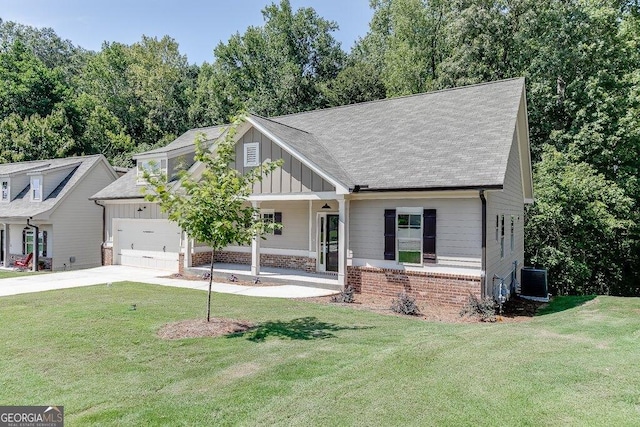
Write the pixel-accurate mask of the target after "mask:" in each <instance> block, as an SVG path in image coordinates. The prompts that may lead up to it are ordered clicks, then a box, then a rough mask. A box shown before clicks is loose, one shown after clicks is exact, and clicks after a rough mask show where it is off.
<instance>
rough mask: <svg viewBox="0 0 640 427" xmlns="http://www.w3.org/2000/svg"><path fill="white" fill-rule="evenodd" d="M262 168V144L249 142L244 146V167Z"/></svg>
mask: <svg viewBox="0 0 640 427" xmlns="http://www.w3.org/2000/svg"><path fill="white" fill-rule="evenodd" d="M256 166H260V143H259V142H248V143H246V144H244V167H246V168H250V167H256Z"/></svg>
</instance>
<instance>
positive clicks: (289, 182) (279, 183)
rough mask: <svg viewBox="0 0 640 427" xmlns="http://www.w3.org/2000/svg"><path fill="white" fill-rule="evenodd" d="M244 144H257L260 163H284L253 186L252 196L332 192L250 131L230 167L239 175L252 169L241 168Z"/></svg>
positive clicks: (307, 171) (242, 139)
mask: <svg viewBox="0 0 640 427" xmlns="http://www.w3.org/2000/svg"><path fill="white" fill-rule="evenodd" d="M245 143H259V154H260V163H263V162H265V161H267V162H268V161H276V160H279V159H282V160H283V164H282V166H281V167H278V168H276V169H275V170H274V171H273V172H272V173H271V174H270V175H268V176H266V177H264V179H263V180H262V181H261V182H257V183H256V184H255V185H254V188H253V194H288V193H311V192H324V191H335V187H334V186H333V185H331V184H330V183H328V182H327V181H326V180H324V179H323V178H322V177H321V176H320V175H318V174H317V173H315V172H313V171H312V170H311V169H310V168H309V167H308V166H306V165H303V164H302V163H301V162H300V160H298V159H296V158H295V157H294V156H292V155H291V154H290V153H289V152H287V151H285V150H283V149H282V148H281V147H280V146H279V145H278V144H276V143H274V142H273V141H271V140H270V139H269V138H267V137H266V136H265V135H263V134H262V133H261V132H259V131H258V130H256V129H255V128H253V127H252V128H250V129H249V130H248V131H247V132H245V133H244V135H242V137H240V139H239V140H238V143H237V144H236V161H235V163H234V165H233V167H235V168H236V169H237V170H239V171H241V172H242V173H246V172H248V171H249V170H250V169H252V168H250V167H245V166H244V145H245Z"/></svg>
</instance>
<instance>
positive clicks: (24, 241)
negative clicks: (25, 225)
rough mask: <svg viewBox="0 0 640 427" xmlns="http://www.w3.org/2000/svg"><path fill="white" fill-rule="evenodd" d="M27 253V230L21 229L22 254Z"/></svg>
mask: <svg viewBox="0 0 640 427" xmlns="http://www.w3.org/2000/svg"><path fill="white" fill-rule="evenodd" d="M26 254H27V230H22V255H26Z"/></svg>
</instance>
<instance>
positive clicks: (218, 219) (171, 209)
mask: <svg viewBox="0 0 640 427" xmlns="http://www.w3.org/2000/svg"><path fill="white" fill-rule="evenodd" d="M243 122H244V118H243V117H239V118H236V119H235V120H234V121H233V123H232V124H231V125H230V126H229V127H228V128H227V130H226V131H225V132H224V134H223V135H221V136H220V137H219V138H218V139H217V140H216V141H215V142H214V143H213V144H212V145H211V146H208V144H207V143H206V141H205V137H204V135H198V136H197V138H196V142H195V145H196V154H195V159H196V161H198V162H200V163H201V167H200V168H198V170H202V172H201V173H198V174H194V175H193V176H192V175H189V174H188V173H187V172H186V171H183V172H181V173H180V175H179V181H178V183H177V184H176V183H169V182H167V179H166V176H161V175H158V174H154V173H149V172H148V171H145V172H144V177H145V179H146V180H147V183H148V186H147V189H146V191H145V192H146V194H145V199H146V200H148V201H151V202H157V203H158V204H159V205H160V209H161V210H162V211H163V212H166V213H167V215H168V217H169V220H171V221H174V222H176V223H177V224H178V225H179V226H180V228H181V229H182V230H184V231H185V232H186V233H187V235H188V237H189V238H194V239H195V240H196V241H198V242H201V243H205V244H207V245H208V246H209V247H210V248H211V270H210V275H209V292H208V294H207V322H209V321H210V316H211V285H212V282H213V261H214V255H215V251H219V250H222V249H223V248H225V247H227V246H229V245H233V244H236V245H248V244H250V243H251V240H252V239H253V238H254V237H261V238H263V235H264V234H265V233H267V232H271V231H273V230H274V229H275V228H277V227H279V226H280V225H279V224H273V223H265V222H263V221H262V220H261V219H260V214H259V212H258V210H257V209H255V208H253V207H252V206H251V205H250V204H249V203H248V202H247V199H248V197H249V195H250V194H251V190H252V189H253V184H254V183H256V182H258V181H261V180H262V178H263V177H264V176H267V175H268V174H270V173H271V172H272V171H273V170H274V169H275V168H277V167H278V166H280V165H281V164H282V162H281V161H274V162H264V163H262V164H261V165H260V166H259V167H256V168H253V169H251V170H250V171H249V172H247V173H245V174H242V173H240V172H239V171H237V170H236V169H234V168H233V167H232V166H231V165H232V163H233V162H234V161H235V142H236V140H235V135H236V132H237V130H238V127H239V126H240V125H241V124H242V123H243Z"/></svg>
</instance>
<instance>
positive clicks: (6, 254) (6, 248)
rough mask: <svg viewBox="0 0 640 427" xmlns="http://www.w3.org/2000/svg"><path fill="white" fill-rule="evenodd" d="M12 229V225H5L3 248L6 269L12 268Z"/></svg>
mask: <svg viewBox="0 0 640 427" xmlns="http://www.w3.org/2000/svg"><path fill="white" fill-rule="evenodd" d="M10 227H11V225H9V224H4V246H3V247H2V251H3V252H4V266H5V267H10V266H11V260H10V258H11V257H10V255H11V253H10V251H9V247H10V243H11V236H10V235H9V228H10Z"/></svg>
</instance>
